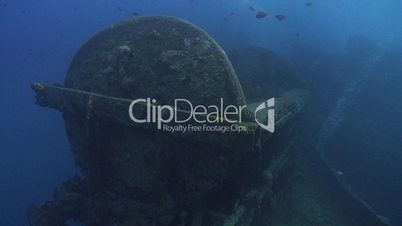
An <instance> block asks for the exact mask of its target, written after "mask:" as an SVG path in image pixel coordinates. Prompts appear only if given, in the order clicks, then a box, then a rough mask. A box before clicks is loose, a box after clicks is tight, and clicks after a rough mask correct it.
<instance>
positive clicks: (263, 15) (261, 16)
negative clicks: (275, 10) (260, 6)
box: [255, 10, 268, 19]
mask: <svg viewBox="0 0 402 226" xmlns="http://www.w3.org/2000/svg"><path fill="white" fill-rule="evenodd" d="M267 15H268V13H267V12H264V11H261V10H259V11H258V12H257V14H256V15H255V17H256V18H258V19H261V18H263V17H266V16H267Z"/></svg>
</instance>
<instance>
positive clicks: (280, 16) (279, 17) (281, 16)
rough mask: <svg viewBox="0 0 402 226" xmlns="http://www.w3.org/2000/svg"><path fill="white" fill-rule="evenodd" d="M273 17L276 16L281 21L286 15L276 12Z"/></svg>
mask: <svg viewBox="0 0 402 226" xmlns="http://www.w3.org/2000/svg"><path fill="white" fill-rule="evenodd" d="M275 18H276V19H277V20H279V21H282V20H284V19H286V16H285V15H282V14H278V15H276V16H275Z"/></svg>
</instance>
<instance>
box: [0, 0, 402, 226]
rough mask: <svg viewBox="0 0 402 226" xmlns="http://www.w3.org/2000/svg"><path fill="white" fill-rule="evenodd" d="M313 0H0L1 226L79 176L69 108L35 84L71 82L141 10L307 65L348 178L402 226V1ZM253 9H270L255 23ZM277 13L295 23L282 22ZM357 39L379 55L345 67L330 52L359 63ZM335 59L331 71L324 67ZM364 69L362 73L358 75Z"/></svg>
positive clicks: (303, 69)
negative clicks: (87, 51)
mask: <svg viewBox="0 0 402 226" xmlns="http://www.w3.org/2000/svg"><path fill="white" fill-rule="evenodd" d="M307 2H309V1H307V0H306V1H300V0H287V1H273V0H272V1H267V0H254V1H251V0H250V1H247V0H192V1H190V0H171V1H167V0H115V1H106V0H92V1H89V0H84V1H77V0H71V1H54V0H40V1H28V0H9V1H7V0H0V86H1V89H0V106H1V111H0V119H1V124H0V180H1V183H0V200H1V202H0V226H13V225H15V226H19V225H27V221H26V209H27V207H28V206H29V205H31V204H36V205H38V204H40V203H43V201H44V200H47V199H49V198H50V197H51V195H52V192H53V189H54V188H55V187H56V186H58V185H60V184H61V183H62V182H63V181H65V180H66V179H68V178H69V177H71V176H72V175H74V174H76V173H77V172H79V169H78V168H76V167H75V166H74V159H73V155H72V153H71V152H70V148H69V144H68V142H67V139H66V134H65V130H64V124H63V121H62V119H61V116H60V114H59V113H58V112H56V111H54V110H50V109H45V108H41V107H38V106H36V105H35V99H34V94H33V92H32V91H31V89H30V88H29V85H30V84H31V83H32V82H34V81H41V82H50V83H62V82H63V80H64V76H65V73H66V71H67V69H68V66H69V63H70V61H71V59H72V57H73V56H74V54H75V53H76V52H77V50H78V49H79V48H80V46H81V45H82V44H83V43H84V42H85V41H86V40H87V39H88V38H90V37H91V36H92V35H94V34H95V33H96V32H99V31H101V30H102V29H104V28H106V27H108V26H110V25H111V24H113V23H116V22H118V21H120V20H123V19H126V18H128V17H130V16H132V15H134V13H138V14H139V15H174V16H178V17H182V18H184V19H187V20H189V21H191V22H193V23H194V24H196V25H198V26H200V27H202V28H203V29H204V30H206V31H207V32H208V33H210V34H211V36H213V37H214V38H215V39H216V40H217V41H218V42H219V43H220V44H221V45H222V46H223V48H224V49H225V50H227V51H229V50H230V49H233V48H236V47H240V46H244V45H248V46H250V45H253V46H261V47H265V48H268V49H270V50H273V51H274V52H276V53H278V54H280V55H283V56H285V57H286V58H288V59H289V60H290V61H291V62H292V63H294V64H295V65H297V66H296V68H298V69H299V71H300V74H301V75H302V76H304V77H305V79H306V80H308V81H310V82H311V83H313V84H314V85H315V86H316V87H317V88H318V89H319V90H320V89H321V90H322V93H323V95H326V96H327V97H328V99H327V100H331V101H330V102H327V103H326V104H327V106H326V110H327V112H329V116H322V117H327V121H326V122H327V128H329V129H330V130H331V131H330V133H328V134H326V135H325V136H326V137H325V139H326V142H332V143H331V144H332V146H331V147H337V148H338V149H342V150H344V151H342V152H340V153H339V154H333V153H334V151H333V150H332V149H330V150H329V152H331V153H332V154H331V153H329V154H328V155H329V156H330V157H332V160H333V161H334V165H337V166H339V167H340V168H342V167H343V169H340V170H342V172H343V173H344V175H345V177H347V179H348V181H349V182H350V183H351V184H352V186H353V185H354V186H355V188H356V190H357V191H359V192H360V193H361V196H362V197H364V198H365V200H367V201H368V202H369V203H370V204H371V205H372V206H373V207H374V208H375V209H378V210H379V211H380V213H381V214H382V215H384V216H386V217H389V218H390V219H391V221H392V222H393V223H394V225H402V213H398V212H401V211H400V210H401V209H402V195H401V193H402V157H401V156H402V154H401V152H402V131H401V130H402V129H401V127H402V110H401V109H402V79H401V78H400V75H402V67H401V66H400V65H402V57H401V56H402V26H400V22H401V9H402V1H400V0H387V1H378V0H377V1H374V0H353V1H350V0H326V1H315V0H312V1H310V2H312V3H313V5H312V6H311V7H306V6H305V4H306V3H307ZM249 6H253V7H254V8H256V9H259V10H266V11H267V12H268V16H267V17H265V18H262V19H257V18H255V14H253V12H251V11H250V10H249ZM231 14H232V15H231ZM276 14H284V15H286V16H287V18H286V19H285V20H284V21H282V22H280V21H277V20H276V19H275V18H274V16H275V15H276ZM355 36H359V37H364V38H365V39H367V40H370V43H372V45H373V46H375V48H376V50H375V51H374V52H372V53H370V56H367V59H368V60H366V61H365V63H366V64H365V63H364V62H362V63H359V64H356V65H359V66H356V67H357V68H352V67H351V68H347V67H345V68H342V69H341V70H339V73H338V74H337V73H335V71H336V70H338V69H339V68H337V64H336V63H337V59H338V58H335V59H333V60H332V61H331V60H329V58H330V57H331V56H337V57H339V58H342V60H344V61H353V59H354V58H352V57H351V58H348V57H347V56H345V55H347V54H348V53H349V51H351V48H350V46H349V48H347V43H348V40H350V38H351V37H355ZM329 61H331V67H330V69H328V70H331V71H328V73H326V72H325V70H323V68H325V66H323V64H326V63H328V62H329ZM333 61H335V62H333ZM363 61H364V60H363ZM373 62H374V63H373ZM376 62H377V63H376ZM378 62H379V63H378ZM352 63H353V62H352ZM367 64H368V65H367ZM372 64H378V65H377V66H372ZM340 65H345V64H340ZM317 68H319V70H320V71H319V72H318V69H317ZM356 71H358V74H359V75H358V76H352V74H356V73H355V72H356ZM348 73H349V74H351V76H349V77H348V76H346V77H345V76H342V75H345V74H348ZM338 76H339V79H338ZM328 80H334V81H335V82H334V83H331V84H328V83H327V81H328ZM342 98H343V99H342ZM376 106H378V107H379V108H380V109H377V108H375V107H376ZM357 112H359V113H357ZM331 120H332V121H331ZM345 123H348V124H345ZM353 123H355V124H353ZM359 123H360V124H359ZM345 125H351V128H353V130H352V129H350V130H348V129H347V128H348V127H346V126H345ZM339 128H343V129H339ZM370 129H372V130H374V131H371V132H370ZM341 131H344V132H341ZM345 131H349V132H350V131H356V133H350V134H347V133H346V132H345ZM358 132H361V133H358ZM368 134H369V135H368ZM344 136H347V137H349V138H350V139H345V138H344ZM352 141H354V143H353V142H352ZM365 141H366V142H365ZM352 143H353V145H352ZM333 149H335V148H333ZM366 157H367V159H366ZM359 178H360V180H359ZM361 178H367V179H366V180H363V179H361ZM379 183H380V184H379ZM374 185H376V186H374ZM371 187H373V189H370V188H371Z"/></svg>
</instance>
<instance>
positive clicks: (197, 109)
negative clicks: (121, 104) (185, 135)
mask: <svg viewBox="0 0 402 226" xmlns="http://www.w3.org/2000/svg"><path fill="white" fill-rule="evenodd" d="M139 105H141V106H142V108H141V109H144V106H145V111H146V113H145V116H144V114H143V113H142V114H139V115H135V112H137V114H138V111H136V109H137V108H138V106H139ZM179 106H180V107H179ZM246 108H247V106H246V105H243V106H235V105H227V106H225V105H224V100H223V98H221V99H220V104H219V106H218V105H208V106H204V105H196V106H194V105H193V104H192V103H191V102H190V101H189V100H186V99H175V100H174V103H173V105H158V104H157V100H156V99H152V98H140V99H135V100H133V101H132V102H131V104H130V106H129V109H128V113H129V116H130V119H131V120H132V121H133V122H135V123H140V124H141V123H154V124H156V125H157V128H158V129H159V130H164V131H169V132H179V131H180V132H186V131H190V130H191V131H219V132H222V133H224V132H228V131H237V132H242V131H246V130H247V127H246V126H242V122H243V119H242V118H243V114H244V110H245V109H246ZM183 111H185V112H186V114H180V112H183ZM265 111H266V118H265V117H264V116H262V117H257V114H258V113H259V112H262V113H265ZM254 119H255V122H256V123H257V124H258V125H259V126H260V127H261V128H262V129H264V130H266V131H268V132H271V133H274V132H275V98H271V99H269V100H267V101H264V102H263V103H261V104H260V105H258V107H257V108H256V109H255V111H254ZM171 123H174V124H175V125H170V124H171ZM218 123H227V124H230V125H226V126H223V125H216V124H218Z"/></svg>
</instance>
